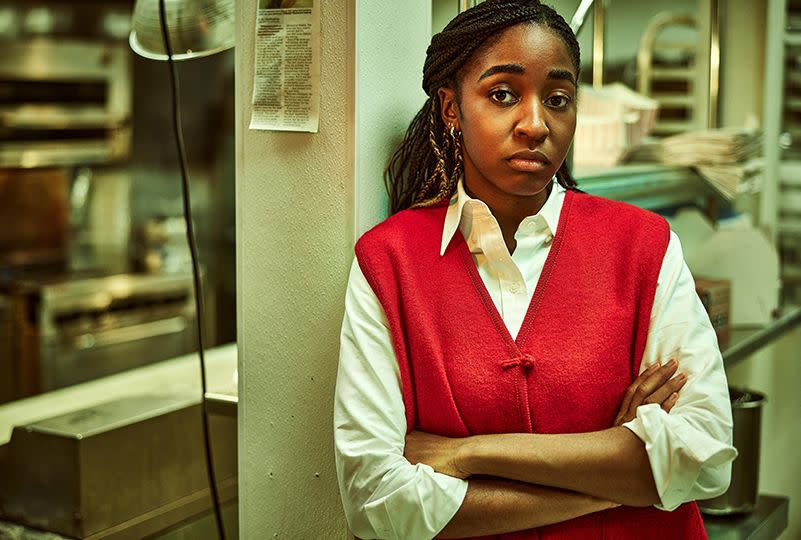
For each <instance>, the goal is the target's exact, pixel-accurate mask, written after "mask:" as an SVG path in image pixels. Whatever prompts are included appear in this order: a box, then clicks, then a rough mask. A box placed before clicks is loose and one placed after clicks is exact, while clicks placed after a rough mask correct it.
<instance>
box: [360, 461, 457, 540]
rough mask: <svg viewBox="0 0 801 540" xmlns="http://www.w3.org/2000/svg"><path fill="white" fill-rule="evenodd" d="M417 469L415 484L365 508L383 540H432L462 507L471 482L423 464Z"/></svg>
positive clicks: (379, 499) (393, 492) (411, 482)
mask: <svg viewBox="0 0 801 540" xmlns="http://www.w3.org/2000/svg"><path fill="white" fill-rule="evenodd" d="M414 467H415V469H416V470H415V474H414V480H413V481H410V482H407V483H404V484H403V485H402V486H400V487H399V488H397V489H395V490H394V491H392V492H390V493H386V494H383V495H380V496H378V497H377V498H375V499H374V500H371V501H369V502H368V503H366V504H365V505H364V513H365V515H366V517H367V520H368V521H369V522H370V525H371V526H372V527H373V530H374V531H375V532H376V534H378V537H379V538H386V539H396V538H397V539H410V540H411V539H413V540H417V539H420V540H429V539H431V538H434V537H435V536H436V535H437V534H439V533H440V532H441V531H442V529H444V528H445V526H446V525H447V524H448V523H450V521H451V519H453V516H454V515H455V514H456V512H457V511H458V510H459V507H461V506H462V502H463V501H464V497H465V495H466V494H467V480H461V479H459V478H454V477H452V476H448V475H445V474H441V473H437V472H435V471H434V469H432V468H431V467H430V466H428V465H425V464H423V463H418V464H417V465H415V466H414ZM389 474H392V472H390V473H389ZM389 483H390V484H391V482H389Z"/></svg>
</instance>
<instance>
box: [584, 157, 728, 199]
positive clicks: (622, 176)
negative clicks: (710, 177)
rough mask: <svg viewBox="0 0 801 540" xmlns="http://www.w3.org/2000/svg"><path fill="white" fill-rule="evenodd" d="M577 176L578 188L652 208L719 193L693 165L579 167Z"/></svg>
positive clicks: (593, 193) (705, 197)
mask: <svg viewBox="0 0 801 540" xmlns="http://www.w3.org/2000/svg"><path fill="white" fill-rule="evenodd" d="M575 177H576V180H577V181H578V184H579V188H580V189H582V190H583V191H586V192H587V193H591V194H592V195H598V196H600V197H606V198H608V199H615V200H618V201H625V202H627V203H631V204H634V205H636V206H640V207H642V208H647V209H649V210H656V209H660V208H667V207H671V206H677V205H682V204H695V203H699V202H704V201H705V200H706V199H708V198H709V197H710V196H712V195H716V193H717V192H716V191H715V190H713V189H712V188H711V187H710V186H709V184H708V183H707V182H706V180H704V179H703V177H701V176H700V175H699V174H698V173H696V172H695V171H694V170H693V169H692V168H690V167H678V166H671V165H661V164H650V163H649V164H631V165H623V166H620V167H613V168H607V169H597V170H590V169H579V170H576V171H575Z"/></svg>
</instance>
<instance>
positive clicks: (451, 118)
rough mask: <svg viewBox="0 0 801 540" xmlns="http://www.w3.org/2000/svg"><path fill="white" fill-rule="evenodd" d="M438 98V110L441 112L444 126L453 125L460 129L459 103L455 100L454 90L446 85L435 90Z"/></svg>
mask: <svg viewBox="0 0 801 540" xmlns="http://www.w3.org/2000/svg"><path fill="white" fill-rule="evenodd" d="M437 97H438V98H439V110H440V111H441V112H442V121H443V122H444V123H445V125H446V126H453V127H455V128H456V130H457V131H458V130H461V129H462V128H461V126H460V125H459V104H458V103H457V102H456V92H455V91H454V90H453V88H448V87H447V86H443V87H441V88H440V89H439V90H437Z"/></svg>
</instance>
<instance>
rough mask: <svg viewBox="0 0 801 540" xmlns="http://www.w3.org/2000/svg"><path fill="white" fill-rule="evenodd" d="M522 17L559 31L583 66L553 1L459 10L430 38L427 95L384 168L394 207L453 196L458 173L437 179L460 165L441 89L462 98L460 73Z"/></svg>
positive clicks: (564, 170) (561, 175)
mask: <svg viewBox="0 0 801 540" xmlns="http://www.w3.org/2000/svg"><path fill="white" fill-rule="evenodd" d="M521 23H528V24H538V25H542V26H545V27H547V28H549V29H551V30H552V31H554V32H555V33H556V35H557V36H559V38H560V39H561V40H562V41H563V42H564V44H565V46H566V47H567V50H568V53H569V54H570V57H571V60H572V62H573V67H574V68H575V70H576V74H578V72H579V67H580V53H579V45H578V41H577V40H576V36H575V34H574V33H573V31H572V30H571V29H570V26H568V24H567V23H566V22H565V20H564V19H563V18H562V16H561V15H559V14H558V13H557V12H556V11H555V10H554V9H553V8H551V7H550V6H547V5H544V4H541V3H540V2H539V0H486V1H485V2H482V3H479V4H477V5H476V6H475V7H473V8H470V9H468V10H467V11H464V12H462V13H460V14H459V15H457V16H456V17H455V18H454V19H453V20H452V21H451V22H450V23H448V26H446V27H445V29H444V30H443V31H442V32H440V33H439V34H437V35H435V36H434V37H433V38H432V39H431V44H430V45H429V46H428V50H427V51H426V61H425V64H424V65H423V90H425V92H426V94H427V95H428V99H427V100H426V102H425V103H424V104H423V108H422V109H420V111H419V112H418V113H417V114H416V115H415V117H414V119H413V120H412V123H411V124H410V125H409V128H408V129H407V131H406V135H405V137H404V139H403V141H402V142H401V144H400V146H399V147H398V149H397V150H396V151H395V153H394V154H393V155H392V157H391V158H390V160H389V163H388V165H387V169H386V171H385V174H384V181H385V183H386V186H387V191H388V193H389V202H390V212H391V213H393V214H394V213H396V212H400V211H401V210H404V209H406V208H411V207H413V206H423V205H427V204H432V203H436V202H439V201H442V200H445V199H448V198H450V197H451V196H452V195H453V193H454V191H455V190H456V182H457V181H458V178H456V175H455V174H451V175H450V177H449V181H448V182H441V183H439V184H438V183H437V182H436V179H437V177H438V176H439V177H444V178H448V176H447V174H444V172H445V171H458V170H459V168H460V166H461V163H456V162H455V161H456V158H455V157H454V155H455V153H454V152H449V151H447V150H448V149H449V148H450V146H451V145H452V144H453V143H452V142H451V141H450V140H449V137H448V136H447V131H446V127H445V124H444V122H443V121H442V115H441V111H440V103H439V98H438V95H437V91H438V90H439V89H440V88H442V87H450V88H453V89H454V90H455V92H456V96H457V100H458V99H459V88H458V80H457V77H458V74H459V72H460V70H461V69H462V68H463V67H464V66H465V65H466V64H467V63H468V61H469V60H470V59H471V57H472V56H473V55H474V54H475V52H476V51H477V50H478V49H479V48H480V47H482V46H483V45H485V44H486V43H487V42H488V41H489V40H490V39H492V38H494V37H495V36H498V35H499V34H500V33H501V32H502V31H503V30H505V29H507V28H509V27H511V26H514V25H517V24H521ZM556 179H557V181H558V182H559V183H560V184H561V185H562V186H564V187H565V188H568V189H570V188H575V187H576V181H575V180H574V179H573V177H572V176H571V175H570V171H569V170H568V167H567V164H566V163H564V162H563V163H562V165H561V166H560V167H559V170H558V171H557V173H556Z"/></svg>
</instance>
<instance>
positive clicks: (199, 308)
mask: <svg viewBox="0 0 801 540" xmlns="http://www.w3.org/2000/svg"><path fill="white" fill-rule="evenodd" d="M159 15H160V22H161V35H162V38H163V39H164V50H165V52H166V53H167V64H168V66H169V71H170V82H171V87H172V113H173V116H172V119H173V129H174V132H175V144H176V146H177V147H178V161H179V163H180V166H181V194H182V196H183V203H184V220H185V221H186V237H187V240H188V242H189V252H190V255H191V258H192V279H193V283H194V287H195V310H196V312H197V317H196V318H195V319H196V321H197V341H198V354H199V357H200V385H201V388H202V394H201V398H200V399H201V404H202V413H203V442H204V444H205V447H206V470H207V472H208V480H209V487H210V488H211V502H212V506H213V507H214V518H215V521H216V522H217V533H218V535H219V538H220V540H225V529H224V528H223V520H222V511H221V510H220V497H219V494H218V493H217V479H216V475H215V474H214V463H213V461H212V453H211V438H210V437H209V415H208V410H207V408H206V359H205V356H204V354H203V349H204V347H203V325H204V311H203V288H202V286H201V282H200V262H199V261H198V254H197V243H196V241H195V229H194V227H193V225H192V203H191V199H190V196H189V177H188V174H187V166H186V150H185V148H184V135H183V132H182V130H181V109H180V107H179V106H178V95H179V87H178V72H177V70H176V68H175V62H174V61H173V58H172V47H171V45H170V36H169V32H168V31H167V16H166V9H165V7H164V0H159Z"/></svg>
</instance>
